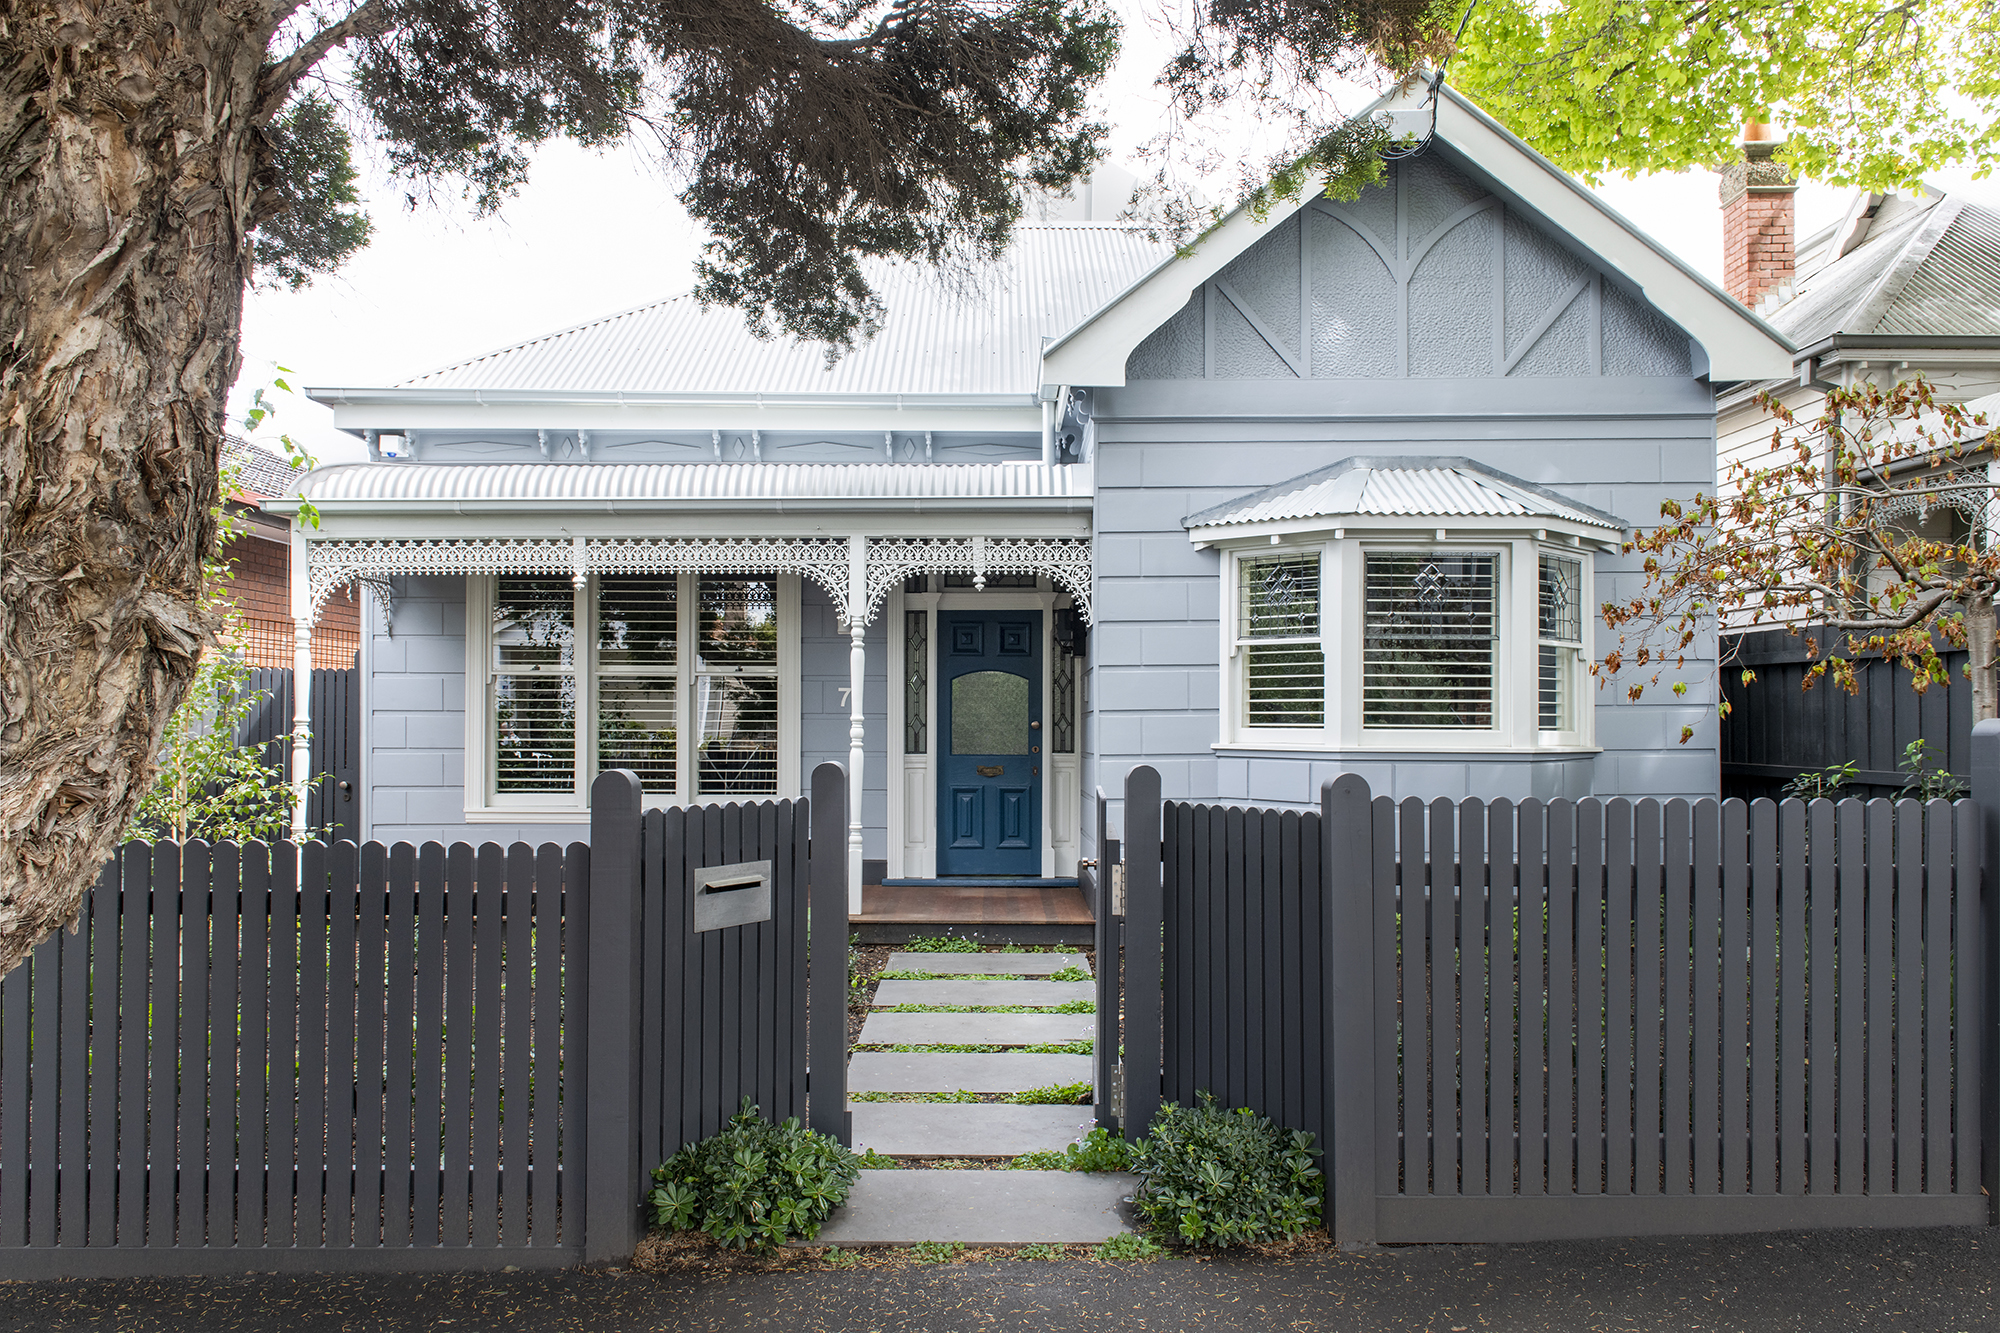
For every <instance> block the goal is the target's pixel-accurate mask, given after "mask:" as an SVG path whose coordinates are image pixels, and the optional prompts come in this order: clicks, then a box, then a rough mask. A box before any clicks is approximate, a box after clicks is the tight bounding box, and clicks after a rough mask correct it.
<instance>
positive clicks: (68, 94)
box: [0, 0, 270, 974]
mask: <svg viewBox="0 0 2000 1333" xmlns="http://www.w3.org/2000/svg"><path fill="white" fill-rule="evenodd" d="M269 36H270V26H269V11H268V6H267V3H266V0H191V2H189V3H182V4H175V3H151V4H138V3H131V0H72V2H70V3H63V2H62V0H22V2H20V3H8V2H7V0H0V89H4V93H5V97H4V100H0V169H4V172H5V176H4V180H0V228H4V235H0V334H4V337H5V344H4V346H5V349H6V350H5V355H4V360H0V502H4V504H3V505H0V974H4V973H5V972H7V971H8V970H10V969H11V968H12V967H13V966H14V965H15V964H17V963H18V962H19V961H20V960H21V959H22V958H23V957H24V956H25V955H26V953H27V951H28V950H29V949H31V948H32V947H33V946H34V945H35V943H36V942H37V941H39V940H40V939H42V938H43V937H44V936H46V935H48V934H49V933H50V932H52V931H54V930H56V929H57V928H59V927H61V926H63V925H65V924H67V923H69V922H70V921H72V920H73V919H74V918H75V916H76V911H77V905H78V903H79V901H80V899H81V897H82V895H83V893H84V891H85V890H86V889H87V888H88V886H89V885H90V883H91V882H92V880H93V879H94V878H95V876H96V875H97V873H98V870H99V868H100V867H102V866H103V864H104V862H105V860H106V858H107V857H108V856H109V855H110V853H111V851H112V849H113V848H114V847H115V846H116V844H117V842H118V838H119V834H120V832H121V831H122V830H123V829H124V827H125V825H126V824H127V822H128V821H129V820H130V818H131V815H132V812H133V809H134V807H135V806H136V805H137V804H138V801H139V799H140V797H141V796H142V795H144V793H145V790H146V788H147V786H148V784H149V783H150V782H151V780H152V778H153V773H154V766H155V754H156V751H157V747H158V743H159V739H160V734H161V731H162V728H163V727H164V725H165V723H166V721H167V719H168V716H169V715H170V714H171V713H172V711H173V709H174V707H175V705H177V704H178V703H179V702H180V700H181V697H182V695H183V694H184V693H185V692H186V690H187V686H188V681H189V679H190V678H191V677H192V675H193V673H194V667H195V656H196V654H197V652H198V651H199V649H200V648H201V646H202V643H203V641H204V640H205V638H207V636H208V633H209V630H210V628H211V621H212V618H213V613H212V612H211V611H210V610H209V604H208V602H207V601H206V599H205V597H204V593H203V587H202V566H203V562H204V560H205V559H206V558H207V557H208V556H209V554H210V552H211V550H212V548H213V546H214V541H215V517H214V513H213V509H214V506H215V503H216V454H217V449H218V446H219V444H220V442H221V432H222V420H223V408H224V405H225V399H226V395H227V392H228V389H229V386H230V384H231V382H232V381H233V380H234V379H235V377H236V372H237V368H238V364H239V356H238V351H237V336H238V323H239V320H240V318H241V314H242V299H243V287H244V282H245V279H246V277H247V275H248V272H249V243H248V240H247V237H246V234H245V233H246V232H247V230H248V228H249V226H250V225H251V219H252V209H253V207H254V204H255V197H256V196H255V188H256V176H257V173H258V171H259V170H260V165H261V154H262V152H263V139H262V135H261V133H260V132H259V129H258V126H257V124H256V123H255V122H256V119H257V116H258V114H259V102H258V95H259V87H258V79H259V72H260V70H261V68H262V67H263V65H264V62H265V59H266V50H267V43H268V41H269Z"/></svg>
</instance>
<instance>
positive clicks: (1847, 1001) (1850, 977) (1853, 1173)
mask: <svg viewBox="0 0 2000 1333" xmlns="http://www.w3.org/2000/svg"><path fill="white" fill-rule="evenodd" d="M1866 817H1867V807H1866V806H1864V805H1863V804H1862V803H1861V802H1860V801H1841V802H1840V803H1839V804H1838V805H1836V806H1835V807H1834V824H1835V826H1836V828H1837V830H1838V832H1837V837H1838V839H1839V842H1838V846H1839V855H1840V862H1839V873H1840V914H1839V917H1838V920H1837V923H1836V929H1837V931H1838V934H1839V944H1838V950H1839V958H1838V961H1837V966H1838V968H1839V972H1838V978H1839V986H1840V1002H1839V1004H1840V1011H1839V1014H1838V1016H1837V1021H1838V1023H1839V1027H1838V1029H1837V1030H1836V1032H1835V1034H1834V1039H1833V1049H1834V1053H1835V1056H1836V1059H1837V1062H1838V1063H1837V1067H1836V1069H1835V1071H1834V1077H1835V1079H1836V1080H1837V1081H1838V1083H1839V1091H1838V1094H1837V1096H1838V1101H1839V1106H1838V1108H1837V1110H1836V1111H1835V1115H1836V1116H1837V1119H1836V1120H1835V1121H1834V1134H1835V1142H1834V1155H1835V1164H1834V1174H1835V1183H1834V1185H1833V1186H1831V1187H1830V1188H1837V1189H1838V1190H1839V1191H1840V1193H1842V1194H1862V1193H1865V1192H1866V1189H1867V1170H1868V1165H1867V1155H1866V1152H1865V1151H1864V1149H1863V1137H1862V1136H1863V1134H1864V1133H1865V1129H1864V1122H1863V1117H1864V1115H1865V1111H1864V1109H1863V1108H1864V1107H1865V1106H1866V1105H1867V1095H1868V1084H1867V1073H1866V1071H1867V1067H1868V1040H1867V1029H1866V1028H1865V1027H1864V1026H1863V1024H1862V1014H1863V1012H1864V1010H1863V1008H1862V1004H1863V1001H1864V999H1865V998H1866V997H1867V994H1868V966H1867V961H1866V960H1867V957H1868V954H1867V939H1868V935H1867V930H1868V927H1867V919H1868V918H1867V894H1868V855H1867V818H1866Z"/></svg>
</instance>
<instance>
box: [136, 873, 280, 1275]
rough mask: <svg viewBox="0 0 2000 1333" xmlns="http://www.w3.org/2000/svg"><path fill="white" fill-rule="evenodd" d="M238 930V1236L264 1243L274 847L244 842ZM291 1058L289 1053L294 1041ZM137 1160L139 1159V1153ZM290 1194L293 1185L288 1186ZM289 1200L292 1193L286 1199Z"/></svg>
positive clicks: (240, 1241) (239, 1241) (241, 1239)
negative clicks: (240, 1009)
mask: <svg viewBox="0 0 2000 1333" xmlns="http://www.w3.org/2000/svg"><path fill="white" fill-rule="evenodd" d="M239 864H240V865H241V866H242V871H243V879H242V893H241V896H240V898H239V903H240V911H239V913H238V920H239V926H238V928H239V930H240V931H241V932H242V939H243V966H242V971H241V973H240V976H239V986H238V994H239V995H240V996H241V997H242V1004H243V1053H242V1057H241V1068H242V1073H241V1075H240V1076H239V1077H240V1079H241V1083H242V1090H241V1091H242V1099H243V1100H242V1113H241V1118H240V1119H239V1121H238V1125H239V1129H238V1133H239V1135H240V1137H241V1152H240V1155H239V1158H238V1166H237V1189H236V1209H237V1216H236V1236H237V1244H239V1245H262V1244H264V1243H265V1239H264V1232H265V1226H266V1223H267V1218H268V1209H269V1198H270V1192H269V1190H270V1186H269V1178H270V1174H271V1173H270V1138H269V1128H268V1123H267V1119H266V1117H267V1116H268V1114H269V1110H268V1097H269V1093H270V1080H271V1031H270V1023H271V1009H272V997H271V848H270V846H269V845H268V844H266V843H262V842H251V843H246V844H244V847H243V854H242V857H241V860H240V862H239ZM287 1058H290V1051H289V1047H288V1048H287ZM134 1160H136V1159H134ZM288 1194H289V1191H288ZM287 1204H288V1205H289V1198H288V1200H287Z"/></svg>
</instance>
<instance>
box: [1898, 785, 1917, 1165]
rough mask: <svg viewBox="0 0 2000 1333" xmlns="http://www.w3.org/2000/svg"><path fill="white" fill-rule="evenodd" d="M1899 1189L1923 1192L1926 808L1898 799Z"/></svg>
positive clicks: (1914, 802) (1913, 802) (1910, 801)
mask: <svg viewBox="0 0 2000 1333" xmlns="http://www.w3.org/2000/svg"><path fill="white" fill-rule="evenodd" d="M1895 884H1896V889H1895V893H1896V906H1895V912H1896V975H1895V981H1894V985H1895V988H1896V1017H1895V1028H1894V1031H1895V1034H1896V1055H1895V1062H1896V1109H1895V1124H1896V1189H1895V1192H1896V1193H1898V1194H1920V1193H1922V1192H1923V1188H1924V1180H1923V1143H1922V1135H1923V1125H1924V1120H1923V1049H1924V1047H1923V1041H1924V1037H1923V1033H1924V1027H1923V1002H1924V985H1923V929H1924V928H1923V906H1924V892H1923V890H1924V808H1923V806H1922V805H1920V804H1918V803H1917V802H1916V801H1912V800H1903V801H1898V802H1896V879H1895Z"/></svg>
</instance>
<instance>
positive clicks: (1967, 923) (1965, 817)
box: [1951, 801, 2000, 1220]
mask: <svg viewBox="0 0 2000 1333" xmlns="http://www.w3.org/2000/svg"><path fill="white" fill-rule="evenodd" d="M1979 823H1980V812H1979V807H1978V806H1977V805H1976V804H1974V803H1973V802H1971V801H1964V802H1960V803H1959V804H1958V805H1957V806H1956V807H1954V810H1953V822H1952V827H1953V845H1952V852H1953V855H1952V870H1953V876H1952V887H1953V890H1954V892H1955V905H1956V908H1957V918H1958V919H1957V921H1956V923H1955V925H1954V927H1953V930H1952V939H1953V941H1954V943H1955V946H1956V950H1955V957H1956V959H1957V961H1958V964H1959V965H1958V966H1957V967H1955V968H1953V969H1952V986H1953V989H1952V996H1951V1013H1952V1034H1953V1038H1954V1040H1953V1042H1952V1058H1951V1071H1952V1087H1953V1088H1954V1089H1957V1088H1966V1087H1972V1086H1974V1085H1976V1084H1977V1083H1978V1082H1979V1081H1980V1079H1981V1078H1984V1079H1986V1080H1988V1083H1989V1085H1990V1083H1991V1080H1992V1079H1993V1078H1994V1077H1995V1072H1996V1071H1994V1070H1992V1069H1983V1065H1984V1052H1983V1050H1982V1046H1983V1045H1984V1036H1985V1032H1983V1031H1982V1029H1984V1030H1985V1031H1988V1032H1990V1031H1991V1030H1992V1029H1993V1028H1994V1027H1995V1026H1996V1024H2000V1014H1990V1013H1987V1014H1985V1017H1984V1021H1983V1022H1982V1021H1981V1018H1980V1015H1981V1014H1982V1013H1985V1007H1986V1004H1985V996H1986V977H1987V975H1988V971H1987V970H1988V969H1989V968H1991V967H1993V966H1994V965H1995V963H1996V962H2000V960H1996V959H1995V958H1993V957H1992V956H1991V955H1990V954H1989V953H1988V952H1987V945H1986V937H1985V935H1984V934H1983V933H1982V931H1981V930H1980V920H1979V915H1980V912H1979V909H1980V896H1981V894H1980V864H1979V863H1980V842H1981V838H1980V827H1979ZM1982 1070H1983V1072H1982ZM1952 1118H1953V1128H1954V1130H1955V1133H1954V1135H1953V1145H1954V1147H1955V1148H1956V1149H1957V1152H1956V1157H1955V1162H1954V1169H1953V1172H1952V1191H1953V1193H1956V1194H1966V1195H1970V1194H1977V1193H1978V1192H1979V1189H1980V1183H1981V1182H1980V1159H1979V1149H1980V1143H1979V1140H1980V1106H1979V1105H1978V1103H1977V1102H1975V1101H1974V1100H1973V1099H1971V1098H1965V1099H1963V1100H1960V1101H1958V1102H1957V1103H1956V1105H1954V1106H1953V1108H1952ZM1994 1148H1995V1150H1996V1151H2000V1144H1995V1145H1994ZM1989 1220H1990V1219H1989Z"/></svg>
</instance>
